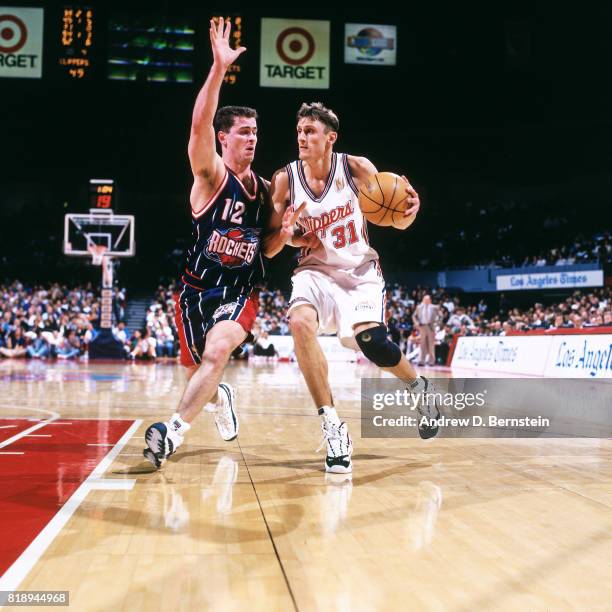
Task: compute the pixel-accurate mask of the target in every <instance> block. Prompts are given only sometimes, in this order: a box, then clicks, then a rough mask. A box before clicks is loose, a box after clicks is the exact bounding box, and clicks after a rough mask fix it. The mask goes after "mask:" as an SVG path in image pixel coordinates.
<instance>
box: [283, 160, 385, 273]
mask: <svg viewBox="0 0 612 612" xmlns="http://www.w3.org/2000/svg"><path fill="white" fill-rule="evenodd" d="M287 174H288V175H289V191H290V198H291V204H292V205H293V206H294V207H295V208H298V207H299V206H300V205H301V204H302V202H306V207H305V208H304V210H303V211H302V214H301V215H300V218H299V219H298V221H297V224H298V225H299V226H300V228H302V229H303V230H304V232H310V231H314V232H316V234H317V236H318V237H319V240H321V243H322V246H320V247H318V248H316V249H305V248H303V249H302V253H301V255H300V258H299V262H298V267H297V268H296V270H295V272H296V273H297V272H299V271H301V270H306V269H310V270H319V271H321V272H324V273H326V274H329V275H330V276H337V275H338V274H337V273H340V275H343V273H344V274H345V275H346V274H348V275H353V273H354V272H355V271H356V269H357V268H362V266H364V265H365V264H367V263H370V262H371V265H372V267H374V268H376V269H377V270H378V271H379V273H380V267H379V265H378V253H376V251H375V250H374V249H373V248H372V247H371V246H370V244H369V241H368V229H367V222H366V220H365V219H364V217H363V214H362V213H361V209H360V208H359V200H358V198H357V194H358V191H357V187H356V186H355V183H354V182H353V179H352V177H351V173H350V170H349V166H348V160H347V157H346V154H345V153H333V154H332V164H331V170H330V172H329V177H328V179H327V184H326V185H325V189H324V190H323V193H322V194H321V196H320V197H318V198H317V197H315V195H314V194H313V193H312V191H311V190H310V188H309V187H308V183H307V182H306V175H305V173H304V168H303V165H302V162H301V161H299V160H298V161H294V162H291V163H290V164H289V165H288V166H287ZM359 275H361V270H360V271H359Z"/></svg>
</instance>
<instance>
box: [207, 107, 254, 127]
mask: <svg viewBox="0 0 612 612" xmlns="http://www.w3.org/2000/svg"><path fill="white" fill-rule="evenodd" d="M238 117H245V118H247V119H257V111H256V110H255V109H254V108H249V107H248V106H222V107H221V108H220V109H219V110H218V111H217V112H216V114H215V119H214V121H213V125H214V127H215V132H229V131H230V130H231V129H232V126H233V125H234V120H235V119H236V118H238Z"/></svg>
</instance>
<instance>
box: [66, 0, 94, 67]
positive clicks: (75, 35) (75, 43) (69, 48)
mask: <svg viewBox="0 0 612 612" xmlns="http://www.w3.org/2000/svg"><path fill="white" fill-rule="evenodd" d="M93 34H94V14H93V9H92V8H90V7H88V6H76V5H73V6H64V8H63V11H62V17H61V53H60V58H59V62H58V63H59V65H60V66H61V67H62V71H64V72H65V74H67V75H68V76H69V77H71V78H73V79H82V78H84V77H85V76H87V74H88V72H89V69H90V66H91V57H90V55H91V49H92V46H93V41H94V36H93Z"/></svg>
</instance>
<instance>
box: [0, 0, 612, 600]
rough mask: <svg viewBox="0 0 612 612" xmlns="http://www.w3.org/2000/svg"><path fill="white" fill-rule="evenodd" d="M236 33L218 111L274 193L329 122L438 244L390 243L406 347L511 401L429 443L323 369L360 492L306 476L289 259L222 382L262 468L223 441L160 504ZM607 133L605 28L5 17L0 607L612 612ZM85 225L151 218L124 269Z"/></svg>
mask: <svg viewBox="0 0 612 612" xmlns="http://www.w3.org/2000/svg"><path fill="white" fill-rule="evenodd" d="M213 16H223V17H225V18H229V19H231V20H232V23H233V34H232V41H233V43H234V44H235V43H236V42H238V43H239V44H241V45H243V46H245V47H246V48H247V50H246V52H245V53H244V54H243V55H241V56H240V58H239V59H238V61H237V62H236V64H234V65H233V66H232V67H231V68H230V70H229V71H228V73H227V75H226V79H225V83H224V84H223V86H222V89H221V94H220V105H241V106H250V107H254V108H256V109H257V112H258V114H259V118H258V143H257V151H256V155H255V161H254V163H253V167H254V169H255V170H256V171H257V172H258V173H259V174H261V175H262V176H263V177H265V178H267V179H270V178H271V177H272V175H273V174H274V172H275V171H276V170H277V169H279V168H282V167H283V166H284V165H285V164H287V163H288V162H290V161H291V160H294V159H296V158H297V154H298V149H297V142H296V112H297V110H298V108H299V107H300V105H301V104H302V103H303V102H313V101H320V102H323V103H324V104H325V105H326V106H327V107H329V108H331V109H333V110H334V111H335V112H336V113H337V115H338V116H339V119H340V129H339V135H338V141H337V144H336V145H335V150H337V151H340V152H347V153H349V154H351V155H357V156H365V157H367V158H368V159H369V160H371V161H372V162H373V163H374V165H375V166H376V167H377V169H378V170H379V171H389V172H394V173H397V174H399V175H406V176H407V177H408V178H409V180H410V182H411V184H412V185H413V187H414V188H415V190H416V191H417V192H418V194H419V197H420V202H421V205H420V210H419V213H418V215H417V218H416V220H415V222H414V223H413V224H412V225H411V226H410V227H409V228H408V229H407V230H405V231H399V230H397V229H393V228H389V227H378V226H375V225H373V224H372V223H370V224H369V226H368V228H369V236H370V242H371V245H372V246H373V247H374V248H375V249H376V250H377V251H378V253H379V255H380V262H381V267H382V271H383V274H384V277H385V281H386V302H385V307H384V308H385V316H386V321H387V331H388V339H389V340H391V341H393V342H394V343H395V344H397V345H398V346H399V348H400V349H401V352H402V353H403V354H404V355H405V356H406V358H407V359H408V360H409V361H410V362H411V363H412V364H413V365H414V367H415V368H416V369H417V371H418V373H419V374H422V373H424V374H425V376H427V377H429V378H430V379H432V380H433V381H434V383H435V385H436V388H439V389H441V390H442V391H443V392H446V393H447V394H449V396H450V395H453V394H454V397H455V399H456V395H457V393H459V392H460V393H462V394H463V395H465V394H466V392H467V393H472V394H475V395H478V393H479V392H482V391H483V390H484V393H485V394H487V393H488V396H487V397H488V398H489V399H488V400H487V402H488V403H487V405H486V406H485V407H484V408H483V407H482V406H476V407H473V408H471V409H470V408H468V409H467V410H465V411H464V408H463V407H461V408H458V407H457V405H456V403H452V402H451V404H450V405H449V406H448V407H447V408H446V411H445V410H443V411H442V414H443V416H447V417H449V418H451V417H452V418H453V419H454V418H456V417H457V419H456V420H454V421H452V422H451V421H449V422H448V423H443V424H441V426H440V433H439V434H438V436H437V437H436V438H435V439H430V440H421V439H419V438H418V435H417V433H416V432H417V429H416V428H415V427H412V428H410V429H409V430H408V429H407V428H406V427H404V426H403V425H402V428H403V429H402V431H400V427H399V425H397V423H399V422H400V421H399V420H397V417H399V416H402V415H404V412H405V411H404V412H402V408H401V407H398V406H397V405H395V404H394V405H393V406H392V407H390V404H385V403H384V402H385V401H386V400H384V397H387V396H385V395H384V394H385V393H386V394H387V395H388V397H389V398H391V397H392V396H393V397H396V398H399V396H395V395H393V394H394V390H395V388H396V387H397V389H403V387H405V384H404V385H403V387H402V386H401V385H400V384H399V382H398V380H397V379H395V378H393V377H392V376H391V374H390V373H389V372H383V371H381V370H380V369H378V368H377V367H376V366H375V365H374V364H373V363H371V362H370V361H369V360H368V359H367V358H366V357H365V356H364V355H363V354H362V353H361V352H358V353H355V352H353V351H351V350H349V349H347V348H345V347H344V346H341V345H340V344H339V343H338V341H337V339H336V338H335V337H333V336H321V337H320V346H321V348H322V351H323V354H324V355H325V356H326V357H327V359H328V361H329V380H330V384H331V388H332V390H333V392H334V401H335V405H336V408H337V411H338V414H339V415H340V418H341V419H343V420H344V421H345V422H346V423H347V424H348V427H349V428H350V431H351V436H352V439H353V442H354V445H355V452H354V454H353V460H354V468H353V473H352V474H331V473H328V472H325V468H324V461H325V458H324V456H323V454H319V455H317V454H315V453H314V449H315V448H316V446H317V443H318V440H319V437H320V431H319V429H320V423H319V419H318V417H317V416H316V410H314V409H313V400H312V399H311V396H310V394H309V389H308V387H307V386H306V383H305V381H304V378H303V376H302V374H301V371H300V368H299V366H298V363H297V361H296V354H295V350H294V344H293V340H292V336H291V327H290V321H289V318H288V317H287V307H288V305H289V299H290V294H291V288H292V283H291V275H292V271H293V268H294V267H295V265H296V256H295V255H296V251H295V250H294V249H292V248H290V247H286V248H285V249H284V250H283V251H282V252H281V254H279V255H278V256H277V257H274V258H273V259H270V260H266V267H267V271H266V272H267V276H266V280H265V282H264V284H263V286H262V287H261V289H260V294H259V310H258V312H257V316H256V319H255V324H254V328H253V338H250V339H249V342H247V343H246V344H244V345H242V346H241V347H239V348H238V349H236V350H235V351H234V353H233V355H232V358H231V360H230V362H229V363H228V365H227V368H226V371H225V374H224V380H227V381H229V382H231V383H232V385H233V386H234V388H235V390H236V407H237V408H236V409H237V412H238V415H239V417H240V427H241V429H240V435H239V437H238V438H237V439H235V440H233V441H230V442H224V441H223V440H221V439H220V438H219V436H218V435H217V430H216V428H215V423H214V418H215V417H214V416H213V415H211V414H208V413H207V412H206V411H205V412H204V413H202V414H201V415H200V416H199V417H198V418H197V419H196V420H195V421H194V422H193V425H192V429H191V430H190V431H189V432H188V434H187V436H186V438H185V443H184V445H183V446H181V447H180V449H178V451H177V452H176V454H175V455H173V456H172V457H171V458H170V459H169V460H168V461H167V463H166V464H164V466H163V468H162V469H161V470H160V471H155V470H154V469H152V466H151V465H150V464H149V463H147V462H145V461H144V458H143V456H142V448H143V447H144V446H145V431H146V429H147V426H148V425H150V424H151V423H153V422H154V421H165V420H166V419H167V418H168V417H170V416H171V415H172V413H173V412H175V411H176V409H177V406H178V405H179V400H180V399H181V396H182V394H183V390H184V388H185V385H186V383H187V375H186V373H185V371H184V369H183V368H182V366H181V365H180V364H179V359H180V347H179V329H178V328H177V323H176V321H175V307H174V301H173V296H174V294H175V291H176V289H177V288H178V287H179V282H180V276H181V274H182V273H183V271H184V268H185V261H184V260H185V254H186V251H187V249H188V248H190V247H191V246H192V245H191V241H192V237H191V230H192V227H191V213H190V207H189V194H190V190H191V187H192V183H193V176H192V173H191V169H190V164H189V158H188V155H187V143H188V141H189V134H190V124H191V118H192V110H193V105H194V101H195V99H196V96H197V95H198V92H199V91H200V88H201V87H202V85H203V83H204V81H205V79H206V77H207V74H208V71H209V69H210V66H211V64H212V53H211V43H210V39H209V20H210V19H211V18H212V17H213ZM283 45H286V46H285V47H283ZM279 49H280V51H279ZM275 54H276V55H275ZM283 56H284V57H285V59H283ZM611 109H612V9H611V8H610V5H609V4H608V3H604V2H601V3H585V4H576V5H572V6H571V7H570V6H565V5H561V4H558V3H557V4H555V3H548V2H538V1H534V2H474V3H424V2H421V3H391V2H387V1H386V0H385V1H383V2H370V3H362V2H355V3H352V2H343V3H328V4H325V3H310V4H308V3H256V2H244V3H239V2H231V1H229V0H228V1H227V2H225V3H218V2H187V1H184V0H175V1H173V2H155V1H152V2H129V1H126V2H119V1H115V0H112V1H108V2H103V1H102V0H100V1H97V0H92V1H91V2H87V3H82V4H76V3H73V4H69V3H64V2H51V1H41V2H6V3H5V6H0V389H1V393H0V478H1V479H2V482H3V485H4V486H3V487H2V494H1V495H0V518H1V520H0V524H1V525H2V526H1V527H0V533H1V534H2V538H0V606H2V605H3V604H6V605H7V606H9V609H12V608H10V606H11V605H15V606H16V605H34V604H37V605H42V604H45V605H50V603H53V604H54V605H69V606H70V607H71V608H72V609H74V610H102V609H121V610H141V609H142V610H145V609H146V610H158V609H162V608H163V609H188V610H242V609H245V608H246V607H247V606H248V607H250V608H253V609H265V610H276V609H278V610H288V609H294V610H319V609H326V608H329V607H330V606H332V607H333V608H334V609H338V610H381V611H387V610H406V609H415V610H453V611H455V610H456V611H463V610H516V609H528V610H604V609H606V608H607V606H609V603H608V602H609V601H610V597H611V596H612V591H611V590H610V580H609V570H608V571H606V570H605V567H609V565H610V559H611V558H612V547H611V544H610V539H609V533H610V529H611V528H612V519H611V517H612V512H610V510H612V446H611V444H610V435H611V432H612V415H611V413H610V409H611V406H612V387H611V386H610V379H611V378H612V290H611V286H612V273H611V271H612V235H611V232H612V214H611V212H610V211H611V197H610V194H611V193H612V172H611V167H612V148H611V143H612V120H611V117H612V111H611ZM94 208H95V209H97V210H98V213H99V214H102V215H104V214H105V213H104V211H110V210H112V211H113V213H114V214H115V215H131V216H133V227H134V236H133V245H132V246H133V247H134V249H133V250H134V254H133V256H129V257H116V258H114V259H113V260H112V262H110V263H108V260H105V261H103V262H102V265H93V264H92V258H91V256H89V255H88V256H81V257H74V256H72V257H71V256H68V255H67V254H66V253H65V250H66V244H65V243H66V237H65V235H64V234H65V231H66V227H68V226H69V222H68V221H66V215H69V214H70V215H81V217H83V216H86V215H89V211H90V209H94ZM99 211H102V213H100V212H99ZM127 227H128V229H127V233H126V234H125V235H124V236H123V237H122V239H123V240H124V242H123V243H122V245H123V246H122V248H125V249H126V250H127V249H128V247H129V226H127ZM121 229H122V228H121V227H119V228H118V229H117V232H119V233H120V232H121ZM70 231H71V232H72V233H71V234H70V241H73V242H71V247H70V248H73V249H76V248H77V243H78V241H79V240H81V239H83V237H84V232H85V230H84V229H83V227H81V228H80V229H78V228H77V229H75V228H74V227H71V229H70ZM116 235H117V236H118V234H116ZM83 244H84V245H85V246H84V247H83V248H84V249H85V250H86V248H87V246H86V243H85V242H83ZM103 285H104V286H103ZM427 295H429V296H430V297H431V304H432V305H433V307H435V314H434V315H431V316H429V315H430V313H431V310H428V309H421V308H420V304H425V305H427V304H428V303H429V302H428V299H429V298H426V296H427ZM423 312H426V313H428V317H427V318H428V319H429V320H428V321H424V320H423V319H424V317H423ZM426 328H427V329H426ZM429 332H431V333H432V334H433V335H432V338H433V346H432V349H431V351H428V350H426V348H425V347H426V344H427V342H429V341H428V340H426V338H427V337H428V336H427V334H428V333H429ZM508 378H512V381H513V383H514V386H513V385H512V384H511V386H510V387H509V386H508V381H507V380H506V379H508ZM475 381H476V382H475ZM396 383H397V384H396ZM215 384H216V383H215ZM393 385H396V387H393ZM398 385H399V386H398ZM398 393H399V391H398ZM376 398H378V399H376ZM377 401H379V402H381V403H380V407H376V402H377ZM389 401H390V402H391V399H390V400H389ZM393 401H395V400H393ZM398 401H399V400H398ZM449 401H450V400H449ZM453 401H454V400H453ZM373 406H374V407H373ZM383 406H384V408H383ZM480 408H482V410H480ZM372 410H373V412H372ZM381 410H382V412H381ZM398 411H399V412H398ZM381 415H382V417H384V416H385V415H393V419H396V420H397V423H396V424H395V425H393V424H391V423H390V421H389V419H387V421H385V425H383V426H381V427H379V423H382V420H380V419H381V418H382V417H381ZM462 416H464V417H465V418H468V419H469V420H470V421H469V426H467V425H466V424H464V423H463V422H462V421H461V419H460V418H459V417H462ZM497 417H500V419H498V420H495V419H496V418H497ZM402 418H403V416H402ZM478 419H481V420H483V422H484V426H481V424H480V421H478ZM491 419H493V420H491ZM504 419H505V420H504ZM394 422H395V421H394ZM401 422H402V423H403V424H405V423H406V422H407V421H406V420H405V419H404V420H402V421H401ZM466 423H467V421H466ZM487 424H488V425H487ZM20 598H21V599H20ZM49 602H50V603H49Z"/></svg>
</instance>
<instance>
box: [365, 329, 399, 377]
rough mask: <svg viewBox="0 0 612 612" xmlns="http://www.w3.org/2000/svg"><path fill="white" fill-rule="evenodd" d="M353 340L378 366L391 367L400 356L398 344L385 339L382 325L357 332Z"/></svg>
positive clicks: (385, 333) (385, 331) (385, 334)
mask: <svg viewBox="0 0 612 612" xmlns="http://www.w3.org/2000/svg"><path fill="white" fill-rule="evenodd" d="M355 340H356V341H357V344H358V345H359V348H360V349H361V351H362V352H363V354H364V355H365V356H366V357H367V358H368V359H369V360H370V361H371V362H372V363H375V364H376V365H377V366H378V367H379V368H393V367H395V366H396V365H397V364H398V363H399V362H400V359H401V358H402V351H400V348H399V346H397V344H395V342H391V341H390V340H388V339H387V328H386V327H385V326H384V325H379V326H378V327H372V328H370V329H366V330H365V331H362V332H359V333H358V334H357V335H356V336H355Z"/></svg>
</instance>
